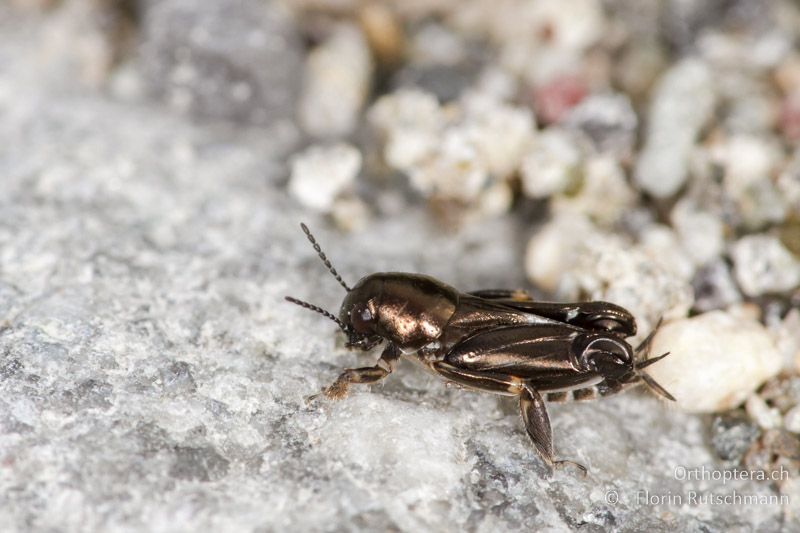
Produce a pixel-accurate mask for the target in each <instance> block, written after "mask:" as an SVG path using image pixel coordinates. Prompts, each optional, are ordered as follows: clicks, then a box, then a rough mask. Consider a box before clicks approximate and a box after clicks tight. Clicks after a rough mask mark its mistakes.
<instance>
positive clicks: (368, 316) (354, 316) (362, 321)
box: [350, 305, 374, 334]
mask: <svg viewBox="0 0 800 533" xmlns="http://www.w3.org/2000/svg"><path fill="white" fill-rule="evenodd" d="M373 318H374V316H373V314H372V311H371V310H370V308H369V307H368V306H366V305H356V306H355V307H353V309H352V310H351V311H350V323H351V324H352V325H353V329H354V330H356V332H357V333H363V334H366V333H372V324H373Z"/></svg>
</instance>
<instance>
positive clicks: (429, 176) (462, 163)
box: [410, 129, 489, 202]
mask: <svg viewBox="0 0 800 533" xmlns="http://www.w3.org/2000/svg"><path fill="white" fill-rule="evenodd" d="M410 178H411V185H413V186H414V188H416V189H417V190H418V191H420V192H422V193H424V194H426V195H429V196H432V195H435V196H440V197H444V198H451V199H456V200H460V201H463V202H471V201H473V200H475V199H476V198H477V197H478V195H479V194H480V192H481V191H482V190H483V188H484V186H485V185H486V184H487V181H488V179H489V170H488V168H487V167H486V165H485V164H484V161H483V160H482V158H481V157H480V154H479V153H478V151H477V149H476V148H475V145H474V144H473V143H472V141H471V139H470V138H469V137H468V136H467V135H466V134H465V132H464V131H463V130H458V129H449V130H448V131H447V132H445V134H444V138H443V139H442V141H441V144H440V145H439V146H437V150H436V152H435V154H434V155H433V156H432V157H431V158H429V159H428V160H426V161H425V162H423V163H422V164H420V165H419V166H417V167H416V168H414V170H413V171H412V173H411V176H410Z"/></svg>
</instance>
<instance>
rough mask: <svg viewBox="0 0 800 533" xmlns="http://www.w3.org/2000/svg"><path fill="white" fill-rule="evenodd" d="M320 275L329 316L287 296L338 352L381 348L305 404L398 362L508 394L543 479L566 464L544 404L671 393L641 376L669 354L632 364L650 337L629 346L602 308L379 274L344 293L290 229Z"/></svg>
mask: <svg viewBox="0 0 800 533" xmlns="http://www.w3.org/2000/svg"><path fill="white" fill-rule="evenodd" d="M300 226H301V228H302V229H303V232H304V233H305V234H306V236H307V237H308V240H309V241H310V242H311V244H312V245H313V247H314V250H315V251H316V252H317V254H318V255H319V257H320V259H321V260H322V262H323V263H324V264H325V266H326V267H327V268H328V271H329V272H330V273H331V274H332V275H333V276H334V277H335V278H336V280H337V281H338V282H339V284H340V285H341V286H342V287H344V289H345V290H346V291H347V295H346V296H345V298H344V301H343V302H342V306H341V309H340V311H339V316H338V317H337V316H335V315H334V314H332V313H330V312H328V311H326V310H324V309H322V308H321V307H318V306H316V305H313V304H310V303H308V302H304V301H302V300H298V299H296V298H292V297H290V296H287V297H286V299H287V300H288V301H290V302H292V303H294V304H297V305H300V306H302V307H305V308H306V309H310V310H312V311H315V312H317V313H320V314H322V315H324V316H325V317H327V318H329V319H331V320H333V321H334V322H335V323H336V324H337V325H338V326H339V328H340V329H341V330H342V331H343V332H344V334H345V335H346V336H347V347H348V348H355V349H361V350H364V351H367V350H371V349H372V348H374V347H376V346H377V345H378V344H381V343H385V346H384V349H383V352H382V353H381V356H380V358H379V359H378V361H377V364H375V365H374V366H369V367H363V368H353V369H348V370H345V371H344V372H343V373H342V374H341V375H340V376H339V377H338V379H336V381H334V382H333V384H332V385H330V386H329V387H327V388H325V389H324V390H323V391H322V392H321V393H320V394H317V395H314V396H312V397H311V398H310V399H314V398H317V397H319V396H320V395H324V396H325V397H327V398H330V399H340V398H343V397H344V396H346V394H347V391H348V388H349V386H350V385H351V384H354V383H362V384H370V383H377V382H379V381H381V380H383V379H384V378H386V377H387V376H388V375H389V374H391V373H392V370H393V369H394V367H395V364H396V362H397V361H398V359H399V358H400V357H405V358H407V359H410V360H412V361H414V362H415V363H418V364H420V365H422V366H423V367H424V368H425V369H427V370H428V371H430V372H433V373H434V374H437V375H438V376H440V377H442V378H444V379H445V380H447V381H448V382H451V383H454V384H456V385H457V386H459V387H461V388H465V389H471V390H477V391H484V392H491V393H495V394H501V395H508V396H517V397H518V398H519V408H520V412H521V413H522V419H523V421H524V424H525V429H526V431H527V433H528V436H529V437H530V439H531V440H532V441H533V444H534V446H535V447H536V449H537V451H538V452H539V455H540V456H541V457H542V459H543V460H544V462H545V463H546V465H547V467H548V470H549V471H550V472H551V473H552V471H553V468H554V467H560V466H563V465H565V464H572V465H574V466H576V467H578V468H579V469H580V470H581V471H582V472H583V473H584V474H585V472H586V468H585V467H584V466H582V465H580V464H578V463H575V462H574V461H568V460H556V458H555V455H554V451H553V435H552V430H551V428H550V419H549V417H548V414H547V409H546V406H545V400H547V401H566V400H568V399H569V398H570V394H571V397H572V399H575V400H587V399H592V398H595V397H597V396H608V395H610V394H614V393H617V392H620V391H622V390H624V389H627V388H629V387H631V386H634V385H638V384H640V383H646V384H647V385H648V386H649V387H650V388H651V389H652V390H654V391H655V392H656V393H657V394H659V395H660V396H663V397H665V398H667V399H670V400H674V398H673V397H672V395H670V393H669V392H667V391H666V390H665V389H664V388H663V387H661V386H660V385H659V384H658V383H656V381H655V380H653V379H652V378H651V377H650V376H648V375H647V374H645V373H643V372H642V370H643V369H644V368H646V367H648V366H650V365H652V364H654V363H656V362H658V361H660V360H661V359H663V358H664V357H666V356H667V355H669V353H665V354H663V355H661V356H659V357H655V358H652V359H648V360H644V361H642V362H639V361H637V359H639V358H638V357H637V356H638V355H639V354H640V353H642V352H645V351H647V349H648V346H649V342H650V340H651V339H652V337H653V334H654V333H655V331H654V332H653V333H651V334H650V335H649V336H648V338H647V339H645V341H644V342H643V343H642V344H641V345H640V346H639V347H638V348H636V350H634V349H633V348H632V347H631V345H630V344H629V343H628V342H627V341H626V340H625V339H626V338H627V337H630V336H632V335H635V334H636V321H635V319H634V317H633V316H632V315H631V314H630V313H629V312H628V311H626V310H625V309H623V308H622V307H620V306H618V305H614V304H612V303H608V302H600V301H594V302H580V303H548V302H537V301H534V300H533V299H532V298H531V297H530V296H529V295H528V294H527V293H525V292H523V291H508V290H481V291H476V292H467V293H462V292H459V291H458V290H456V289H455V288H453V287H451V286H449V285H447V284H445V283H442V282H441V281H438V280H436V279H434V278H432V277H430V276H425V275H421V274H407V273H399V272H379V273H375V274H370V275H368V276H365V277H363V278H362V279H361V280H359V281H358V283H356V285H355V286H353V287H352V288H351V287H349V286H348V285H347V283H345V282H344V281H343V280H342V277H341V276H340V275H339V273H338V272H337V271H336V269H335V268H334V267H333V265H332V264H331V262H330V260H329V259H328V258H327V256H326V255H325V253H324V252H323V251H322V249H321V247H320V245H319V244H318V243H317V241H316V239H315V238H314V236H313V235H312V234H311V232H310V231H309V229H308V227H306V225H305V224H301V225H300Z"/></svg>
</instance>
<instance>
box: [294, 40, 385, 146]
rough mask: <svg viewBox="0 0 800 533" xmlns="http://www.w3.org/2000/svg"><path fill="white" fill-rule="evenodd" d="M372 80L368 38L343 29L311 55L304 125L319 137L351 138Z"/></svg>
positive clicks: (302, 103)
mask: <svg viewBox="0 0 800 533" xmlns="http://www.w3.org/2000/svg"><path fill="white" fill-rule="evenodd" d="M371 79H372V58H371V55H370V51H369V46H368V44H367V41H366V38H365V37H364V35H363V34H362V33H361V31H360V30H359V29H358V28H357V27H355V26H351V25H341V26H339V27H338V28H337V29H336V31H334V32H333V34H332V35H331V36H330V37H329V38H328V39H327V40H326V41H324V42H323V43H322V44H321V45H319V46H318V47H317V48H315V49H314V50H312V51H311V53H310V54H308V59H307V60H306V67H305V81H304V85H303V94H302V96H301V99H300V107H299V113H300V122H301V124H302V126H303V129H304V130H305V131H306V132H307V133H309V134H311V135H315V136H319V137H333V136H341V135H347V134H348V133H350V132H352V131H353V130H354V129H355V126H356V124H357V123H358V117H359V114H360V112H361V108H362V107H363V106H364V103H365V102H366V99H367V96H368V94H369V88H370V83H371Z"/></svg>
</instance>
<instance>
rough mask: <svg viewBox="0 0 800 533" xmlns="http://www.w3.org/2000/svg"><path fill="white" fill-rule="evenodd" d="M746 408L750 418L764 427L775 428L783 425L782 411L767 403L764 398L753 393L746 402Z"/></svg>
mask: <svg viewBox="0 0 800 533" xmlns="http://www.w3.org/2000/svg"><path fill="white" fill-rule="evenodd" d="M744 409H745V411H747V414H748V415H749V416H750V418H751V419H752V420H753V421H754V422H755V423H756V424H758V425H759V427H761V428H763V429H775V428H779V427H781V426H782V425H783V418H782V417H781V413H780V411H778V410H777V409H775V408H774V407H770V406H769V405H767V402H765V401H764V398H762V397H761V396H759V395H758V394H752V395H750V397H749V398H747V401H746V402H745V403H744Z"/></svg>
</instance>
